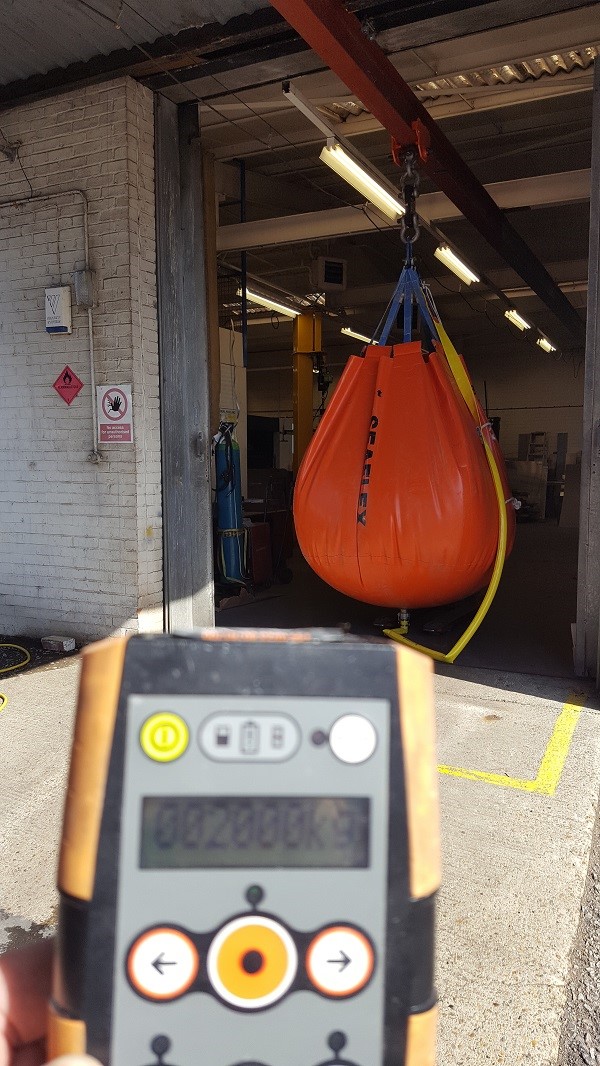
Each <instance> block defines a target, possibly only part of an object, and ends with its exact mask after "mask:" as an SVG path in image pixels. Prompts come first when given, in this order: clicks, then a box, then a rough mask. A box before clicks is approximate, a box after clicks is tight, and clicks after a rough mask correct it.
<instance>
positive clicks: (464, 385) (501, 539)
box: [383, 321, 508, 663]
mask: <svg viewBox="0 0 600 1066" xmlns="http://www.w3.org/2000/svg"><path fill="white" fill-rule="evenodd" d="M435 326H436V329H437V331H438V335H439V338H440V340H441V342H442V347H443V349H444V352H445V355H446V358H447V360H448V365H449V367H450V371H451V373H452V376H453V377H454V380H455V381H456V384H457V385H458V388H459V389H460V392H461V395H462V396H463V399H464V401H465V403H466V404H467V407H468V408H469V411H470V412H471V414H472V415H473V418H474V420H475V421H476V422H477V425H478V426H479V429H480V432H481V440H482V442H483V447H484V449H485V457H486V459H487V461H488V465H489V468H490V473H491V475H492V481H493V483H494V489H495V491H496V500H497V502H498V547H497V549H496V560H495V562H494V569H493V571H492V576H491V579H490V583H489V585H488V587H487V592H486V594H485V596H484V597H483V600H482V601H481V604H480V606H479V610H478V611H477V613H476V614H475V616H474V617H473V618H472V619H471V622H470V623H469V625H468V626H467V628H466V629H465V631H464V633H463V634H462V636H461V637H459V639H458V640H457V642H456V644H455V645H454V647H453V648H452V649H451V650H450V651H449V652H446V653H444V652H441V651H436V650H435V649H434V648H426V647H425V646H424V645H423V644H417V643H416V641H413V640H409V639H408V637H404V636H402V634H401V632H400V630H398V629H384V631H383V632H384V633H385V635H386V637H391V639H392V640H395V641H397V642H398V644H405V645H406V646H407V647H408V648H414V649H415V651H421V652H424V654H425V655H429V657H430V658H431V659H435V660H436V661H437V662H440V663H453V662H454V660H455V659H457V658H458V656H459V655H460V653H461V651H463V650H464V648H465V647H466V646H467V644H468V643H469V641H470V640H471V637H472V636H474V634H475V633H476V632H477V630H478V629H479V626H480V625H481V623H482V622H483V619H484V618H485V616H486V614H487V613H488V611H489V609H490V606H491V603H492V600H493V599H494V596H495V595H496V591H497V589H498V585H499V584H500V578H501V577H502V570H503V568H504V562H505V560H506V537H507V529H508V522H507V519H506V500H505V499H504V486H503V484H502V478H501V476H500V471H499V469H498V464H497V462H496V459H495V456H494V453H493V451H492V449H491V448H490V446H489V444H488V442H487V440H486V439H485V430H484V429H483V427H482V426H481V424H480V420H479V415H478V411H477V402H476V400H475V393H474V392H473V387H472V385H471V382H470V381H469V378H468V375H467V373H466V371H465V369H464V367H463V365H462V362H461V360H460V356H459V355H458V352H457V351H456V348H455V347H454V345H453V344H452V341H451V340H450V338H449V336H448V334H447V333H446V331H445V329H444V327H443V326H442V324H441V322H439V321H436V323H435Z"/></svg>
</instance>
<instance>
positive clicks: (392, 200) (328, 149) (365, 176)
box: [319, 143, 405, 222]
mask: <svg viewBox="0 0 600 1066" xmlns="http://www.w3.org/2000/svg"><path fill="white" fill-rule="evenodd" d="M319 158H320V159H321V160H322V162H323V163H327V166H328V167H331V169H332V170H335V172H336V174H339V175H340V177H341V178H344V180H345V181H347V182H348V184H349V185H352V187H353V188H354V189H356V191H357V192H359V193H361V194H362V195H363V196H364V197H365V198H366V199H367V200H368V201H369V203H372V204H373V205H374V206H375V207H377V208H379V210H380V211H382V212H383V214H384V215H386V216H387V218H391V219H392V221H393V222H397V221H398V219H399V218H402V215H403V214H405V209H404V207H403V206H402V204H401V203H400V201H399V200H397V199H396V197H395V196H392V194H391V193H390V192H388V191H387V189H384V187H383V185H380V183H379V182H378V181H376V180H375V178H373V177H371V175H370V174H369V173H368V171H366V170H365V168H364V167H361V165H360V163H357V162H356V161H355V160H354V159H353V158H352V156H350V155H348V153H347V152H346V151H344V149H343V148H342V147H341V146H340V145H339V144H335V143H330V144H326V145H325V147H324V148H323V151H322V152H321V155H320V157H319Z"/></svg>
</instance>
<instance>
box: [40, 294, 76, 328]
mask: <svg viewBox="0 0 600 1066" xmlns="http://www.w3.org/2000/svg"><path fill="white" fill-rule="evenodd" d="M44 298H45V308H46V333H70V332H71V286H70V285H58V286H56V287H55V288H54V289H45V290H44Z"/></svg>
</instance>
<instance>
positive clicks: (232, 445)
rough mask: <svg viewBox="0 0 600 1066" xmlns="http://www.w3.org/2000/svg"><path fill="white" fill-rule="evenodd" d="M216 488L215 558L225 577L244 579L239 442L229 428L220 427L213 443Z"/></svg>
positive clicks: (242, 582) (242, 581) (225, 578)
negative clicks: (217, 439)
mask: <svg viewBox="0 0 600 1066" xmlns="http://www.w3.org/2000/svg"><path fill="white" fill-rule="evenodd" d="M215 477H216V492H217V548H218V551H217V559H218V567H219V571H220V574H221V577H222V579H223V580H224V581H231V582H234V583H236V584H244V583H245V580H246V531H245V529H244V526H243V521H242V477H241V465H240V446H239V444H238V443H237V441H236V440H234V439H233V431H232V429H230V428H227V429H221V431H220V440H219V441H218V443H217V444H216V445H215Z"/></svg>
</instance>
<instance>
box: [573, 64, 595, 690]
mask: <svg viewBox="0 0 600 1066" xmlns="http://www.w3.org/2000/svg"><path fill="white" fill-rule="evenodd" d="M595 66H596V69H595V72H594V109H593V123H592V127H593V134H592V174H591V201H590V254H589V281H588V306H587V342H586V349H585V379H584V397H583V449H582V453H581V509H580V516H579V570H578V579H577V634H576V641H575V671H576V673H577V674H578V675H579V676H581V677H583V676H591V677H595V678H596V679H597V683H598V682H600V643H599V641H600V624H599V623H600V62H598V61H596V65H595Z"/></svg>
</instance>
